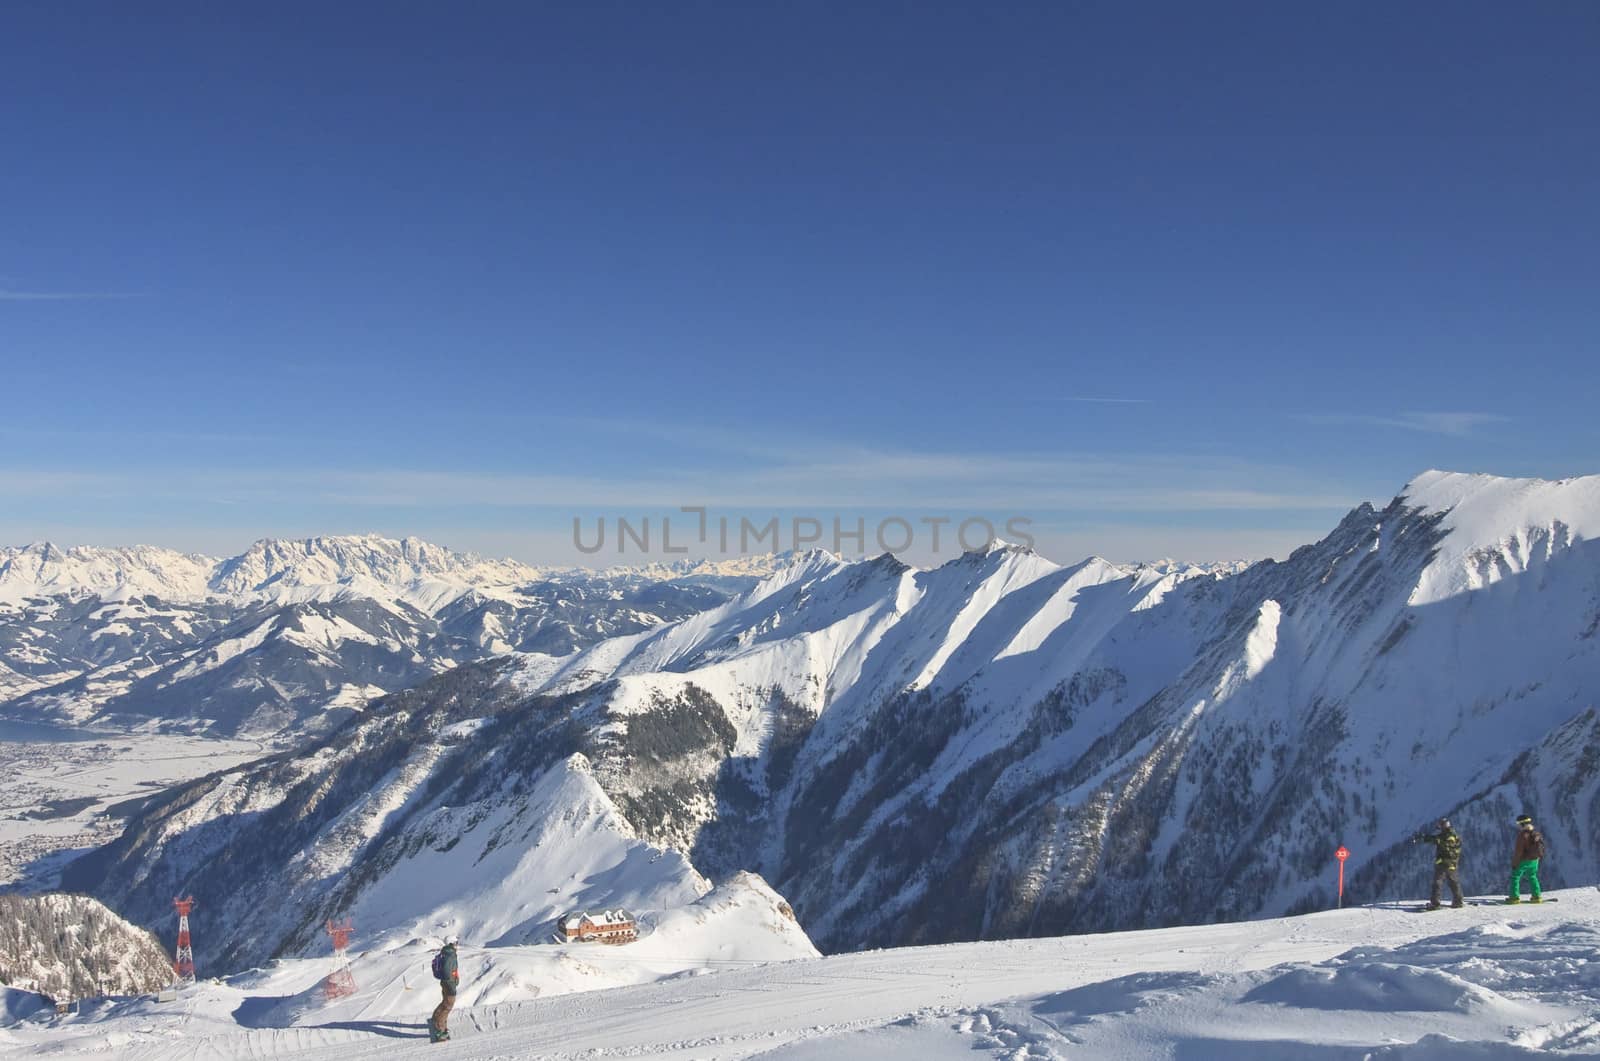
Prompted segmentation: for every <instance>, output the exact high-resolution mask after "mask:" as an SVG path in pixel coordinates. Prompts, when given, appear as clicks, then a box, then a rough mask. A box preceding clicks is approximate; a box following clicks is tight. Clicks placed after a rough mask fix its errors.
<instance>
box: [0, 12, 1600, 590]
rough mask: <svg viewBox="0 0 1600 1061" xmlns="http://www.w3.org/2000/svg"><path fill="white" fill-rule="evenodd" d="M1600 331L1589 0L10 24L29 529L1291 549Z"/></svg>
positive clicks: (4, 90) (7, 382) (3, 158)
mask: <svg viewBox="0 0 1600 1061" xmlns="http://www.w3.org/2000/svg"><path fill="white" fill-rule="evenodd" d="M1597 339H1600V4H1596V3H1591V2H1587V0H1570V2H1563V3H1549V2H1533V3H1526V4H1505V3H1500V2H1493V3H1474V2H1449V3H1421V2H1417V3H1404V4H1380V3H1351V4H1312V3H1281V2H1260V3H1250V4H1241V3H1221V2H1213V3H1205V4H1198V3H1187V2H1172V3H1131V4H1130V3H1110V2H1107V3H1073V2H1067V0H1062V2H1059V3H1026V2H1024V3H1009V4H981V3H964V4H942V3H870V2H869V3H838V4H826V5H825V4H819V3H793V4H775V3H754V4H750V3H727V4H718V3H682V4H646V3H632V4H613V3H583V4H577V3H574V4H566V5H542V4H533V3H516V4H503V5H499V4H491V3H486V2H476V3H470V4H446V3H443V2H439V3H367V4H363V3H355V2H350V0H345V2H340V3H318V4H310V3H276V4H264V5H263V4H258V5H240V4H208V3H199V2H193V3H185V4H170V3H158V2H150V3H140V4H123V3H109V2H106V3H73V4H31V5H24V4H11V5H7V6H6V7H5V8H4V10H3V11H0V402H3V404H0V411H3V416H0V542H8V543H21V542H26V541H31V540H36V539H42V538H49V539H52V540H55V541H57V542H59V543H62V544H73V543H126V542H131V541H148V542H154V543H157V544H168V545H174V546H178V547H183V548H192V549H201V550H206V551H211V552H233V551H237V550H239V549H242V548H243V547H244V546H245V545H246V544H248V542H249V541H251V540H252V539H254V538H257V537H262V536H266V535H305V534H313V533H349V532H360V531H378V532H382V533H388V534H405V533H414V534H418V535H421V536H423V537H428V538H432V539H435V540H439V541H442V542H443V543H445V544H449V545H453V546H456V547H458V548H471V549H477V550H479V551H485V552H490V553H495V554H505V555H515V556H520V557H523V558H525V559H531V560H558V559H563V558H570V556H571V553H572V550H571V548H570V546H569V545H568V544H567V543H568V542H569V540H570V538H571V521H572V519H573V517H574V516H582V517H584V518H586V519H589V520H591V521H592V520H593V519H595V518H598V517H599V516H601V515H609V516H612V517H614V516H616V515H631V516H633V517H635V518H642V517H644V516H650V515H656V514H659V513H664V512H671V511H673V510H675V509H676V507H677V506H679V505H691V504H707V505H710V506H713V511H714V512H716V511H721V512H728V513H738V514H749V515H751V516H752V517H757V518H765V516H766V515H767V514H769V513H770V514H778V515H783V516H784V517H785V518H788V517H789V516H791V515H792V514H794V513H807V514H813V513H814V514H816V515H817V516H818V517H821V518H824V519H826V518H828V517H831V516H833V515H835V514H845V516H846V519H847V521H848V520H849V519H851V518H853V517H854V516H855V515H856V514H858V513H866V514H867V516H868V518H869V519H871V520H879V519H882V518H884V517H885V516H886V515H890V514H900V515H903V516H904V517H905V518H907V519H908V520H915V519H920V518H924V517H927V516H930V515H933V516H937V515H949V516H951V517H952V518H955V519H960V518H962V517H964V516H967V515H970V514H974V513H977V514H984V515H986V516H988V517H990V518H992V519H994V520H996V521H1000V520H1003V519H1004V518H1006V517H1009V516H1014V515H1020V516H1027V517H1029V518H1031V519H1033V520H1034V523H1033V524H1032V529H1033V533H1034V534H1035V536H1036V538H1037V540H1038V541H1039V543H1040V546H1041V549H1042V550H1043V551H1045V552H1046V553H1047V554H1049V555H1052V556H1054V557H1056V558H1057V559H1062V560H1069V559H1074V558H1076V557H1077V556H1078V555H1081V554H1085V553H1088V552H1091V551H1094V552H1099V553H1102V554H1105V555H1109V556H1111V557H1113V558H1117V559H1137V558H1143V557H1151V556H1158V555H1175V556H1180V557H1184V558H1192V559H1209V558H1221V557H1236V556H1259V555H1266V554H1273V553H1275V554H1278V555H1282V554H1283V553H1284V552H1285V551H1286V549H1287V547H1288V546H1289V545H1292V544H1294V543H1298V542H1303V541H1308V540H1311V539H1313V538H1316V537H1319V536H1320V535H1321V534H1322V533H1324V532H1325V531H1326V530H1327V529H1329V528H1330V527H1331V526H1332V525H1333V524H1334V523H1335V522H1336V521H1337V519H1338V518H1339V516H1340V515H1341V514H1342V512H1343V511H1344V510H1345V509H1347V508H1348V507H1349V506H1350V505H1352V504H1353V503H1355V502H1357V501H1360V500H1363V499H1373V500H1385V499H1387V498H1388V497H1389V496H1391V495H1392V494H1394V493H1395V492H1396V491H1397V490H1398V489H1399V487H1400V486H1401V485H1403V484H1404V483H1405V482H1406V481H1407V480H1408V479H1409V478H1411V477H1412V476H1413V475H1415V474H1416V473H1417V472H1420V471H1422V470H1423V469H1425V468H1429V467H1444V468H1451V469H1462V470H1471V471H1486V472H1495V473H1499V474H1508V475H1538V476H1546V477H1555V476H1565V475H1574V474H1583V473H1593V472H1600V428H1597V419H1596V415H1595V403H1596V399H1597V398H1600V367H1597V365H1600V357H1597V354H1600V349H1597V346H1600V342H1597ZM870 525H871V524H870V523H869V526H870ZM868 544H869V548H870V545H871V543H870V542H869V543H868Z"/></svg>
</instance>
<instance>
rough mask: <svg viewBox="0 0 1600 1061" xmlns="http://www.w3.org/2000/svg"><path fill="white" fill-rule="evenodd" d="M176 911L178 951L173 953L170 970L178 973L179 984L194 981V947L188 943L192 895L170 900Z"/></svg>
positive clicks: (192, 905) (192, 903) (192, 904)
mask: <svg viewBox="0 0 1600 1061" xmlns="http://www.w3.org/2000/svg"><path fill="white" fill-rule="evenodd" d="M172 905H173V908H174V909H176V910H177V911H178V951H177V953H176V954H174V955H173V960H172V971H173V972H175V973H177V974H178V982H179V983H180V984H192V983H194V947H193V946H191V945H190V943H189V911H191V910H193V909H194V896H192V895H191V896H189V898H187V899H174V900H172Z"/></svg>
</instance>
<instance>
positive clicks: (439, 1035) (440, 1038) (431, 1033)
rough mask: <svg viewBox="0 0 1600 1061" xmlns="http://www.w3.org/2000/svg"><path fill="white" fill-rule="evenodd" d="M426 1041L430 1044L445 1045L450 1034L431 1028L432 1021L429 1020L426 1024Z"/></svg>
mask: <svg viewBox="0 0 1600 1061" xmlns="http://www.w3.org/2000/svg"><path fill="white" fill-rule="evenodd" d="M428 1041H429V1042H430V1043H447V1042H449V1041H450V1033H449V1032H442V1031H440V1030H439V1029H438V1028H435V1027H434V1026H433V1021H431V1020H430V1021H429V1022H428Z"/></svg>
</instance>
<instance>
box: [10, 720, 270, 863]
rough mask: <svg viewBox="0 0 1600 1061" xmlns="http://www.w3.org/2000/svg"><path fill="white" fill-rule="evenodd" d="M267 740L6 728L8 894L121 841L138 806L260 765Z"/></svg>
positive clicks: (21, 726) (22, 726) (12, 725)
mask: <svg viewBox="0 0 1600 1061" xmlns="http://www.w3.org/2000/svg"><path fill="white" fill-rule="evenodd" d="M268 751H269V749H268V748H267V746H266V745H264V744H262V743H261V742H258V741H251V740H223V739H219V738H213V737H194V736H184V735H180V734H152V733H139V734H117V733H98V732H95V731H70V730H59V729H56V728H54V727H46V726H33V727H29V726H27V725H26V724H23V723H16V722H0V886H7V887H22V888H27V889H30V890H37V889H47V888H50V887H52V886H53V885H54V879H55V877H56V875H57V874H58V873H59V871H60V869H61V866H62V865H64V864H65V863H66V862H67V861H68V860H69V859H70V858H72V857H74V856H76V855H79V854H82V853H83V852H84V851H85V850H88V849H89V848H93V847H98V846H99V845H101V844H104V843H107V842H108V841H110V840H112V839H114V838H115V837H116V836H117V835H118V834H119V833H120V832H121V831H122V827H123V825H124V824H125V823H124V821H123V818H124V817H125V816H126V810H125V805H126V804H127V803H128V801H130V800H137V799H140V798H142V797H146V796H152V795H156V794H159V793H161V792H163V791H165V790H166V789H168V788H169V787H171V786H173V785H177V784H181V783H183V782H185V781H190V780H193V779H194V778H197V777H201V776H203V775H205V774H209V773H211V772H212V771H214V770H225V769H230V768H232V767H235V766H238V765H239V764H241V763H245V762H249V761H250V760H252V759H258V758H260V757H261V756H263V755H265V754H267V753H268Z"/></svg>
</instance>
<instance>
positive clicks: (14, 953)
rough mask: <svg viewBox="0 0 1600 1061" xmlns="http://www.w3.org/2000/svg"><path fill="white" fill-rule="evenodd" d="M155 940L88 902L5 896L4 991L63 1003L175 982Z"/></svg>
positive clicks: (0, 944) (0, 908) (0, 947)
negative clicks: (23, 993) (11, 988)
mask: <svg viewBox="0 0 1600 1061" xmlns="http://www.w3.org/2000/svg"><path fill="white" fill-rule="evenodd" d="M171 962H172V960H171V958H170V957H169V956H168V955H167V953H166V951H164V950H163V949H162V948H161V945H160V944H159V943H157V942H156V940H155V937H153V936H151V935H150V933H148V932H146V931H145V930H144V929H142V928H136V927H134V926H133V925H130V924H128V922H126V921H124V920H122V918H120V917H118V916H117V915H116V914H113V913H112V912H111V911H110V910H107V909H106V908H105V907H104V906H103V905H101V904H100V903H98V902H96V901H95V900H93V899H90V898H89V897H87V896H83V895H40V896H34V897H31V898H29V897H23V896H20V895H0V984H6V985H8V986H10V987H13V988H16V989H18V990H22V991H33V992H37V993H39V994H42V995H46V996H48V997H50V998H53V999H55V1000H56V1001H58V1002H70V1001H73V1000H75V999H80V998H94V997H98V996H100V995H103V994H137V993H139V992H142V991H154V990H156V989H157V988H160V987H164V986H166V985H167V984H169V983H171V981H172V963H171Z"/></svg>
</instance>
